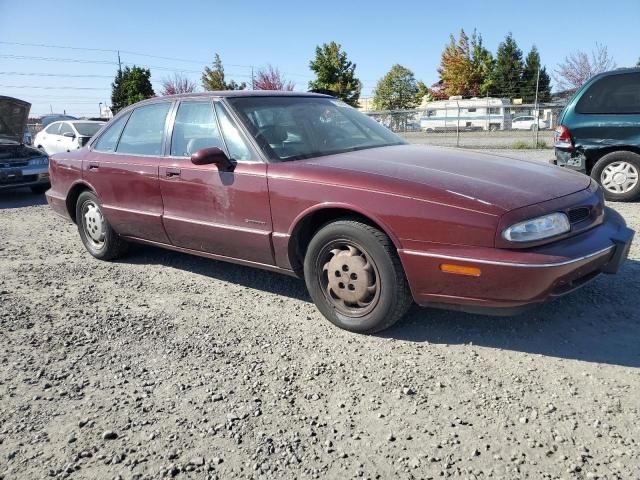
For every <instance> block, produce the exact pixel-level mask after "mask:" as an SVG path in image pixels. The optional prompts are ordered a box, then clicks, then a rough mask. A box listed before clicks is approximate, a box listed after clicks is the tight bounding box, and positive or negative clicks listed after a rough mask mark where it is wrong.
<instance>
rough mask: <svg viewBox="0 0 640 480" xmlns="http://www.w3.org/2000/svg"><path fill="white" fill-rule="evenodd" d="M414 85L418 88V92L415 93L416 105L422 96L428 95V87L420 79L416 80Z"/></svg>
mask: <svg viewBox="0 0 640 480" xmlns="http://www.w3.org/2000/svg"><path fill="white" fill-rule="evenodd" d="M416 87H417V88H418V93H416V105H418V106H420V104H421V103H422V100H423V99H424V97H428V96H429V87H427V85H426V84H425V83H424V82H423V81H422V80H418V81H417V82H416Z"/></svg>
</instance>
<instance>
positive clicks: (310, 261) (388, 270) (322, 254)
mask: <svg viewBox="0 0 640 480" xmlns="http://www.w3.org/2000/svg"><path fill="white" fill-rule="evenodd" d="M351 249H355V250H356V251H359V252H360V253H361V255H353V254H352V253H351ZM336 251H338V252H339V253H342V254H343V255H344V256H343V257H339V254H337V253H334V252H336ZM341 258H348V260H342V259H341ZM334 261H335V262H338V263H342V262H343V261H344V262H354V264H352V271H351V272H350V270H349V269H348V268H347V269H346V270H345V267H346V265H343V266H342V267H338V268H334V267H335V265H337V264H335V263H333V262H334ZM362 262H364V266H362V265H360V266H359V265H358V264H359V263H362ZM327 265H331V266H333V267H331V268H333V270H332V272H331V273H332V274H334V275H335V276H337V277H340V275H338V274H339V273H340V274H342V272H345V273H348V275H346V276H344V279H345V280H343V281H344V282H346V283H345V284H344V285H342V284H340V285H342V287H340V288H342V289H343V290H342V291H341V294H343V295H350V294H349V293H348V292H347V290H350V291H352V292H353V293H354V294H359V292H362V289H363V285H369V286H368V287H366V288H367V291H368V290H369V289H371V288H373V285H375V293H369V295H371V299H369V298H367V299H363V302H362V303H364V304H366V306H364V307H361V306H358V305H355V303H353V302H351V303H350V304H349V305H347V302H346V301H344V300H343V299H340V298H338V297H337V295H335V294H333V291H332V290H331V289H330V288H329V282H330V281H331V280H330V279H329V275H328V274H329V272H328V270H325V268H324V267H325V266H327ZM367 266H368V268H367ZM340 270H341V271H340ZM334 271H335V272H334ZM356 271H358V272H360V278H358V277H354V276H353V273H354V272H356ZM363 272H364V273H363ZM304 277H305V282H306V284H307V289H308V290H309V294H310V295H311V298H312V299H313V301H314V303H315V304H316V306H317V307H318V309H319V310H320V312H321V313H322V314H323V315H324V316H325V317H326V318H327V319H328V320H329V321H330V322H331V323H333V324H334V325H336V326H338V327H340V328H343V329H345V330H349V331H352V332H357V333H375V332H379V331H381V330H384V329H385V328H388V327H390V326H391V325H393V324H394V323H396V322H397V321H398V320H399V319H400V318H401V317H402V316H403V315H404V314H405V313H406V312H407V310H408V309H409V307H410V306H411V304H412V302H413V300H412V297H411V292H410V290H409V285H408V284H407V279H406V278H405V275H404V270H403V268H402V265H401V263H400V259H399V258H398V254H397V252H396V249H395V247H394V245H393V243H392V242H391V240H389V238H388V237H387V236H386V235H385V234H384V233H383V232H381V231H380V230H378V229H377V228H374V227H372V226H371V225H367V224H366V223H363V222H361V221H359V220H353V219H342V220H336V221H334V222H331V223H328V224H327V225H325V226H324V227H322V228H321V229H320V230H319V231H318V232H317V233H316V234H315V235H314V237H313V238H312V239H311V242H310V243H309V246H308V248H307V252H306V255H305V259H304ZM372 277H373V280H372ZM340 278H342V277H340ZM338 280H339V279H334V280H333V281H334V282H337V281H338ZM351 282H353V283H351ZM354 285H356V287H355V288H354ZM334 287H335V285H334ZM338 304H341V305H338ZM347 310H348V311H347Z"/></svg>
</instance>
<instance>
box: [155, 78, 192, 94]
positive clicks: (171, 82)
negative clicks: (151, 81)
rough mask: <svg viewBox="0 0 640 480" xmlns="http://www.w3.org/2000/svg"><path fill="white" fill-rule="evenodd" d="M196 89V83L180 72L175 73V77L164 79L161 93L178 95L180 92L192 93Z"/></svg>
mask: <svg viewBox="0 0 640 480" xmlns="http://www.w3.org/2000/svg"><path fill="white" fill-rule="evenodd" d="M195 91H196V84H195V83H193V82H192V81H191V80H189V79H188V78H187V77H184V76H182V75H180V74H179V73H174V74H173V77H166V78H163V79H162V91H161V92H160V95H176V94H178V93H192V92H195Z"/></svg>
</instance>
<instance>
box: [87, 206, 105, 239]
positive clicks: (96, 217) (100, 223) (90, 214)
mask: <svg viewBox="0 0 640 480" xmlns="http://www.w3.org/2000/svg"><path fill="white" fill-rule="evenodd" d="M82 229H83V230H84V233H85V237H86V238H87V241H88V242H89V243H90V244H91V246H92V247H93V248H95V249H96V250H99V249H101V248H102V247H104V242H105V226H104V217H103V216H102V212H101V211H100V207H99V206H98V205H97V204H96V203H95V202H93V201H92V200H89V201H87V202H85V203H84V205H82Z"/></svg>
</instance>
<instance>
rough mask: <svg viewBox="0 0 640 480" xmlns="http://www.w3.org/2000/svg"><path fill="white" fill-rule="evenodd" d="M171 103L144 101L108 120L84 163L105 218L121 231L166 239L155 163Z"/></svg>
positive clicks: (159, 154)
mask: <svg viewBox="0 0 640 480" xmlns="http://www.w3.org/2000/svg"><path fill="white" fill-rule="evenodd" d="M172 105H173V104H172V102H168V101H163V102H156V103H151V104H147V105H142V106H139V107H137V108H135V109H134V110H132V111H131V112H128V113H126V114H124V115H121V116H120V117H118V118H116V119H114V120H112V121H111V122H110V123H111V124H110V126H109V127H108V128H106V129H105V130H104V131H103V132H102V134H101V135H100V137H99V138H98V139H97V140H96V141H95V142H94V143H93V144H92V145H91V148H90V150H89V151H88V152H87V153H86V155H85V156H84V160H83V162H82V164H83V165H82V168H83V178H84V179H85V180H86V181H87V182H88V183H89V184H90V185H91V186H92V187H93V188H94V189H95V191H96V193H97V195H98V197H99V198H100V201H101V202H102V208H103V211H104V214H105V216H106V217H107V219H108V220H109V222H110V223H111V225H112V226H113V228H114V229H115V230H116V232H118V233H119V234H120V235H124V236H129V237H135V238H140V239H144V240H150V241H154V242H160V243H169V239H168V238H167V235H166V233H165V231H164V227H163V226H162V218H161V217H162V197H161V195H160V185H159V183H158V165H159V162H160V159H161V157H162V155H163V153H164V143H165V131H166V122H167V119H168V114H169V111H170V110H171V108H172Z"/></svg>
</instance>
